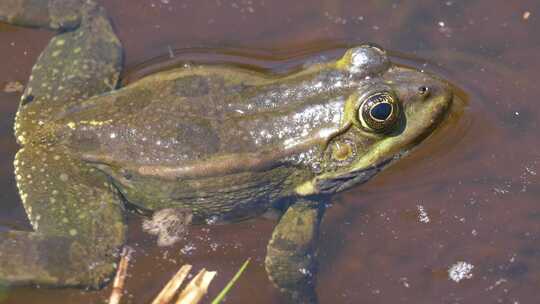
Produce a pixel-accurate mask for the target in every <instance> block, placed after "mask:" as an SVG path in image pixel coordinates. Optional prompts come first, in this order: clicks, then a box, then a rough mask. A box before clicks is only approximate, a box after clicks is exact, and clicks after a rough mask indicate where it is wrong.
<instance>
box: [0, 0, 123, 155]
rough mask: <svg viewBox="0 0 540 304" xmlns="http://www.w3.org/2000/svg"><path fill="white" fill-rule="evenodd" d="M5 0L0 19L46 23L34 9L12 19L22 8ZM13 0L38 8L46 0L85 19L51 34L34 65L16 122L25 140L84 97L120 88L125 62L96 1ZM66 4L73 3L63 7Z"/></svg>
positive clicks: (58, 11)
mask: <svg viewBox="0 0 540 304" xmlns="http://www.w3.org/2000/svg"><path fill="white" fill-rule="evenodd" d="M3 1H6V0H1V1H0V3H2V4H0V19H1V18H2V16H3V17H4V19H7V20H8V21H9V20H11V19H12V20H11V21H12V22H13V23H16V24H24V25H28V24H33V23H32V21H36V23H40V22H41V21H39V20H38V19H39V18H38V19H35V20H34V19H32V18H37V17H35V16H33V15H32V14H30V13H28V14H29V15H28V16H26V17H25V18H23V19H24V22H23V21H20V20H19V19H20V18H22V17H20V18H19V19H17V18H15V17H12V18H6V15H9V12H12V11H17V9H16V8H17V6H16V5H12V6H10V5H9V4H8V5H6V4H5V3H4V2H3ZM7 1H8V3H15V2H17V3H18V2H21V3H23V2H24V3H25V5H26V6H28V9H29V11H33V10H38V9H40V6H43V5H45V4H44V3H46V5H48V6H49V7H50V8H51V7H56V8H57V9H56V11H55V12H56V14H58V15H59V16H64V17H65V18H68V19H70V20H71V19H72V18H75V17H73V16H76V17H77V18H79V19H80V22H76V26H75V28H74V29H73V30H68V31H63V32H61V33H60V34H58V35H56V36H55V37H54V38H53V39H51V41H50V42H49V45H48V46H47V47H46V48H45V50H44V51H43V52H42V53H41V55H40V56H39V58H38V60H37V62H36V63H35V65H34V67H33V68H32V73H31V75H30V79H29V81H28V84H27V86H26V89H25V91H24V94H23V95H22V97H21V103H20V106H19V110H18V111H17V117H16V121H15V136H16V138H17V140H18V141H19V143H21V144H25V143H26V141H25V139H26V137H27V135H29V134H31V133H34V132H35V130H36V129H39V128H41V127H42V126H46V123H47V122H48V121H51V120H55V119H57V118H59V117H61V116H62V115H63V114H64V113H66V112H69V111H72V110H74V108H77V107H80V102H81V101H83V100H85V99H88V98H89V97H92V96H95V95H99V94H102V93H105V92H109V91H111V90H113V89H114V88H115V87H116V85H117V82H118V79H119V75H120V71H121V66H122V46H121V44H120V41H119V40H118V38H117V37H116V35H115V34H114V32H113V29H112V26H111V24H110V22H109V20H108V19H107V17H106V14H105V12H104V9H103V8H102V7H100V6H98V5H96V4H95V3H94V2H93V1H91V0H89V1H68V0H26V1H21V0H7ZM79 2H81V3H82V4H81V3H79ZM66 3H67V4H68V5H67V7H64V6H61V5H62V4H66ZM34 6H35V7H34ZM57 6H58V7H57ZM73 7H76V9H75V8H73ZM31 8H32V9H31ZM61 8H62V9H61ZM50 12H51V10H49V13H50ZM63 14H66V15H63ZM69 16H72V17H69ZM17 20H19V22H16V21H17Z"/></svg>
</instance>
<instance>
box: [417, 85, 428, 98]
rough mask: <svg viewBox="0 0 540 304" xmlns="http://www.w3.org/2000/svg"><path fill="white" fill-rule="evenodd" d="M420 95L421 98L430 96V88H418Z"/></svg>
mask: <svg viewBox="0 0 540 304" xmlns="http://www.w3.org/2000/svg"><path fill="white" fill-rule="evenodd" d="M418 93H419V94H420V95H421V96H424V97H426V96H428V95H429V87H426V86H421V87H419V88H418Z"/></svg>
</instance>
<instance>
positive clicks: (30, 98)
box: [21, 95, 34, 106]
mask: <svg viewBox="0 0 540 304" xmlns="http://www.w3.org/2000/svg"><path fill="white" fill-rule="evenodd" d="M33 100H34V95H26V96H25V97H24V98H23V99H22V100H21V105H22V106H24V105H26V104H29V103H31V102H32V101H33Z"/></svg>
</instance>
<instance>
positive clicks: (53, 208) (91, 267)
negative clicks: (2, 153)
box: [0, 145, 125, 288]
mask: <svg viewBox="0 0 540 304" xmlns="http://www.w3.org/2000/svg"><path fill="white" fill-rule="evenodd" d="M15 167H16V171H15V172H16V179H17V186H18V187H19V192H20V196H21V199H22V201H23V205H24V207H25V209H26V212H27V214H28V217H29V219H30V222H31V224H32V227H33V228H34V231H33V232H24V231H8V232H0V284H6V283H7V284H8V285H28V284H40V285H45V286H55V287H56V286H79V287H90V288H99V287H100V286H102V284H103V283H104V282H106V281H107V280H108V278H109V277H110V276H111V275H112V274H113V273H114V270H115V263H116V260H117V256H118V255H117V253H118V250H119V249H120V247H121V246H122V245H123V243H124V240H125V218H124V214H123V209H122V201H121V197H120V196H119V194H118V192H117V191H116V189H115V188H113V186H112V184H111V183H110V181H109V180H108V177H107V176H106V175H104V174H103V173H102V172H100V171H98V170H96V169H94V168H92V167H90V166H89V165H87V164H85V163H83V162H80V161H79V160H77V159H74V158H71V157H70V156H69V155H68V154H67V153H65V152H64V151H62V148H49V147H40V146H34V145H28V146H26V147H24V148H22V149H21V150H20V151H19V152H18V153H17V156H16V160H15Z"/></svg>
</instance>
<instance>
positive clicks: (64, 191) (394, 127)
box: [0, 0, 458, 303]
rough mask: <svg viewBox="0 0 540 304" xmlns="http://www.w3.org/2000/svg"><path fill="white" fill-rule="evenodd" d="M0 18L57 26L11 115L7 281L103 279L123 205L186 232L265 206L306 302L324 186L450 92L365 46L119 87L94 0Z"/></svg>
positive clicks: (432, 111) (371, 171)
mask: <svg viewBox="0 0 540 304" xmlns="http://www.w3.org/2000/svg"><path fill="white" fill-rule="evenodd" d="M0 21H3V22H6V23H8V24H13V25H18V26H26V27H37V28H42V29H49V30H52V31H55V32H56V35H55V36H54V37H53V38H52V39H51V40H50V42H49V44H48V46H47V47H46V48H45V50H44V51H43V52H42V53H41V55H40V56H39V58H38V59H37V61H36V63H35V65H34V66H33V68H32V71H31V75H30V77H29V80H28V83H27V85H26V88H25V90H24V92H23V93H22V96H21V99H20V104H19V108H18V111H17V113H16V118H15V124H14V134H15V138H16V140H17V143H18V144H19V146H20V149H19V151H18V152H17V154H16V156H15V160H14V168H15V170H14V171H15V180H16V182H17V186H18V190H19V194H20V198H21V202H22V205H23V207H24V210H25V211H26V214H27V216H28V219H29V222H30V224H31V227H32V230H31V231H16V230H9V231H0V282H2V284H5V285H8V286H21V285H22V286H24V285H39V286H48V287H67V288H69V287H74V288H77V287H78V288H88V289H99V288H102V287H103V286H105V285H106V284H107V282H108V281H109V280H110V278H111V277H112V276H113V275H114V273H115V271H116V264H117V262H118V259H119V251H120V250H121V248H122V247H123V246H124V245H125V243H126V230H127V220H126V214H127V213H128V212H130V211H137V212H138V213H140V215H141V216H143V217H151V216H152V214H156V213H157V212H161V211H162V210H169V211H171V210H172V211H171V212H167V213H166V214H167V216H160V218H168V216H169V214H173V215H174V214H180V215H179V217H174V220H173V221H172V222H182V218H181V216H182V214H184V215H185V218H186V219H188V220H189V222H190V223H192V224H194V225H197V224H209V223H229V222H234V221H240V220H245V219H249V218H253V217H256V216H262V215H264V214H266V213H267V212H270V211H272V210H273V211H276V210H277V211H278V212H277V214H279V219H278V222H277V224H276V226H275V228H274V230H273V232H272V235H271V236H270V240H269V242H268V246H267V253H266V257H265V260H264V265H265V269H266V271H267V274H268V277H269V280H270V281H271V282H272V283H273V284H274V285H275V286H276V287H277V288H278V289H279V290H280V291H281V293H282V294H283V297H284V299H285V300H284V301H288V302H291V303H317V302H318V300H317V294H316V291H315V288H316V285H317V284H316V282H317V279H316V278H317V269H318V262H317V260H318V258H317V257H318V252H319V249H318V245H317V244H318V240H319V234H320V230H321V223H322V220H323V215H324V213H325V210H326V209H327V208H328V207H329V206H330V199H331V197H332V195H334V194H335V193H338V192H342V191H345V190H347V189H351V188H353V187H355V186H358V185H361V184H363V183H365V182H367V181H369V180H370V179H371V178H372V177H373V176H375V175H376V174H377V173H378V172H380V171H381V170H383V169H384V168H387V167H388V166H389V165H391V164H393V163H395V162H396V161H398V160H399V159H401V158H402V156H404V155H406V154H408V153H409V152H410V151H412V150H413V149H414V148H416V147H417V146H418V145H419V144H420V143H421V142H422V141H423V140H424V139H426V138H428V137H429V136H430V135H431V134H433V133H434V131H435V130H437V129H438V127H439V126H440V125H441V124H442V123H443V122H444V121H445V120H446V118H447V117H448V113H449V112H450V111H451V108H452V104H453V103H454V100H455V99H457V98H458V97H456V94H454V90H453V89H452V86H451V85H450V84H449V83H448V82H447V81H445V80H444V79H442V78H439V77H437V76H435V75H433V74H430V73H428V72H425V71H421V70H417V69H415V68H414V67H408V66H404V65H399V64H396V63H394V62H393V61H392V60H391V56H389V54H388V53H387V51H386V50H384V49H383V48H382V47H380V46H377V45H374V44H360V45H356V46H352V47H350V48H348V49H347V50H346V52H345V53H344V54H343V55H342V56H340V57H339V58H335V59H326V60H315V61H313V62H309V63H307V64H306V65H305V66H302V67H301V68H298V69H296V70H294V71H290V72H288V73H280V74H275V73H269V72H263V71H259V70H253V69H248V68H245V67H242V66H236V65H227V64H208V63H206V64H192V65H190V66H189V67H175V68H171V69H167V70H163V71H159V72H155V73H153V74H151V75H147V76H145V77H142V78H141V79H138V80H136V81H133V82H131V83H129V84H127V85H124V86H121V85H120V73H121V72H122V68H123V64H122V61H123V51H124V50H123V48H122V45H121V42H120V40H119V38H118V37H117V36H116V34H115V32H114V30H113V27H112V26H111V22H110V20H109V18H108V17H107V14H106V12H105V9H104V8H103V7H102V6H101V5H99V4H98V3H96V2H94V1H93V0H43V1H25V0H3V1H2V2H1V3H0ZM175 211H177V212H175ZM150 226H151V225H150ZM152 229H153V228H152ZM180 230H181V229H180Z"/></svg>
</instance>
